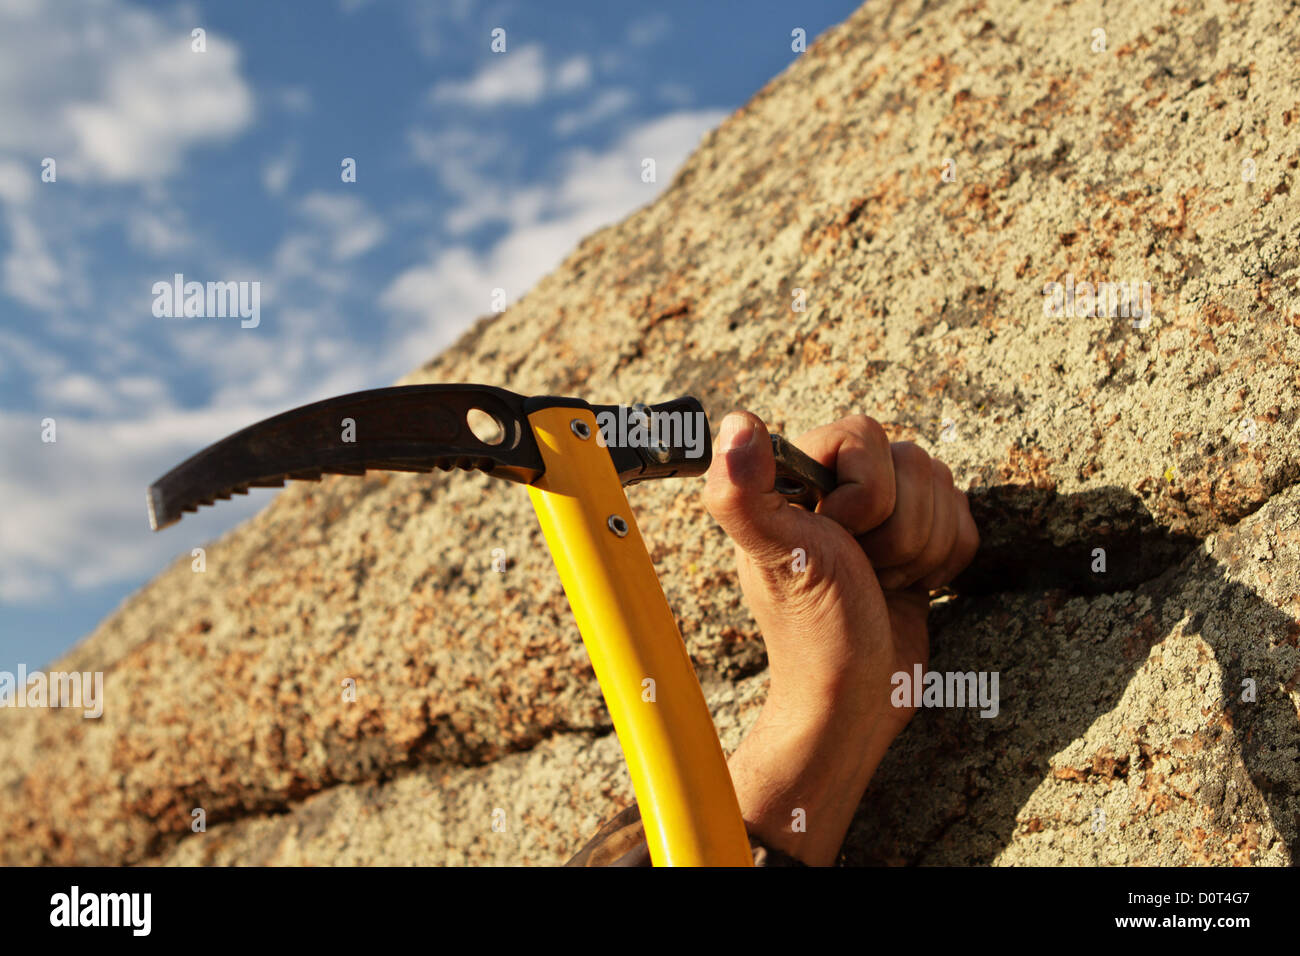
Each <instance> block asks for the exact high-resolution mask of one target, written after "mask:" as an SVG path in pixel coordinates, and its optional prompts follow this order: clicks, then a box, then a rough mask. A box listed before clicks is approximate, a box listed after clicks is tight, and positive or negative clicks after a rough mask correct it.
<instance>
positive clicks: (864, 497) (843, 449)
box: [795, 415, 897, 535]
mask: <svg viewBox="0 0 1300 956" xmlns="http://www.w3.org/2000/svg"><path fill="white" fill-rule="evenodd" d="M795 444H796V445H798V446H799V448H800V449H801V450H802V451H804V452H805V453H806V454H807V455H809V456H810V457H812V458H815V459H816V460H817V461H819V462H821V463H822V464H823V465H825V466H826V467H827V468H830V469H831V470H832V471H834V472H835V477H836V480H837V482H838V484H837V485H836V488H835V490H834V491H832V492H831V493H830V494H829V495H827V496H826V497H824V498H823V499H822V501H821V504H820V505H818V506H817V513H818V514H821V515H825V516H826V517H828V518H831V519H832V520H834V521H837V522H839V523H840V524H841V525H843V526H844V527H845V528H846V529H847V530H848V532H849V533H850V534H853V535H859V534H866V533H867V532H868V531H870V530H871V529H873V528H876V527H879V526H880V525H881V524H883V523H884V522H885V520H886V519H887V518H888V517H889V516H890V515H891V514H893V512H894V500H895V496H896V494H897V489H896V488H895V485H894V462H893V457H892V455H891V454H890V448H889V436H888V435H886V434H885V429H884V428H883V427H882V426H881V424H880V422H878V421H876V420H875V419H874V418H868V417H867V416H866V415H850V416H849V417H847V418H841V419H840V420H839V421H837V422H831V423H830V424H829V425H821V426H818V427H817V428H814V429H813V430H812V431H808V432H804V434H802V435H800V436H799V438H798V440H797V441H796V442H795Z"/></svg>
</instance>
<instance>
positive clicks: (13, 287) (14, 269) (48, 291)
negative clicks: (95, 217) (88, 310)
mask: <svg viewBox="0 0 1300 956" xmlns="http://www.w3.org/2000/svg"><path fill="white" fill-rule="evenodd" d="M0 271H2V272H3V274H4V290H5V292H6V293H8V294H9V295H11V296H13V297H14V298H15V299H17V300H18V301H19V302H21V303H23V304H24V305H26V306H29V307H31V308H33V309H42V310H47V311H53V310H55V309H58V308H59V306H60V304H61V302H62V297H61V295H60V291H61V287H62V285H63V282H64V273H63V270H62V269H60V268H59V264H58V263H57V262H56V261H55V259H54V256H53V255H51V254H50V250H49V247H48V245H47V243H46V240H45V236H44V234H43V233H42V231H41V229H40V228H39V227H38V226H37V225H36V221H35V220H34V219H33V218H32V217H31V216H30V215H29V214H27V213H26V212H23V211H20V210H18V209H11V211H10V213H9V254H8V255H7V256H5V261H4V267H3V270H0Z"/></svg>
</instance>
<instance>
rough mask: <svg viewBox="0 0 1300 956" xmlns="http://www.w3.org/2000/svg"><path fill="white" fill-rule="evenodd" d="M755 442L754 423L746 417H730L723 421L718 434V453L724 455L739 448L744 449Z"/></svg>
mask: <svg viewBox="0 0 1300 956" xmlns="http://www.w3.org/2000/svg"><path fill="white" fill-rule="evenodd" d="M753 440H754V423H753V422H752V421H750V420H749V418H747V417H746V416H744V415H728V416H727V417H726V418H724V419H723V420H722V428H721V430H720V431H719V432H718V451H720V452H721V453H723V454H724V455H725V454H726V453H727V452H729V451H734V450H735V449H737V448H744V447H745V446H746V445H748V444H749V443H750V442H752V441H753Z"/></svg>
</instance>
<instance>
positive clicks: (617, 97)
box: [555, 87, 632, 136]
mask: <svg viewBox="0 0 1300 956" xmlns="http://www.w3.org/2000/svg"><path fill="white" fill-rule="evenodd" d="M631 105H632V91H631V90H627V89H624V88H622V87H615V88H613V89H609V90H603V91H602V92H601V93H599V94H598V95H597V96H596V98H595V99H594V100H592V101H591V102H590V103H588V104H587V105H586V106H584V107H583V108H582V109H579V110H570V111H569V112H567V113H561V114H560V115H559V116H558V117H557V118H556V120H555V132H556V133H558V134H559V135H560V136H569V135H571V134H573V133H576V132H577V131H578V130H580V129H585V128H586V127H588V126H594V125H595V124H597V123H600V122H602V121H604V120H607V119H609V118H610V117H611V116H617V115H618V114H619V113H621V112H623V111H624V110H626V109H627V108H628V107H629V106H631Z"/></svg>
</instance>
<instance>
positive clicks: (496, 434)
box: [465, 408, 506, 445]
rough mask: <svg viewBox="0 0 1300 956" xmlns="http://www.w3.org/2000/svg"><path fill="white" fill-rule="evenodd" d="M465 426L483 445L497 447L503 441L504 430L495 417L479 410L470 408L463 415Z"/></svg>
mask: <svg viewBox="0 0 1300 956" xmlns="http://www.w3.org/2000/svg"><path fill="white" fill-rule="evenodd" d="M465 424H466V425H468V426H469V430H470V431H471V432H473V433H474V437H475V438H477V439H478V440H479V441H481V442H482V443H483V444H485V445H499V444H501V443H502V442H503V441H505V437H506V430H505V427H504V426H503V425H502V424H501V422H500V421H499V420H498V419H497V417H496V416H495V415H492V414H490V413H489V412H485V411H483V409H481V408H471V409H470V410H469V411H468V412H466V413H465Z"/></svg>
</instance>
